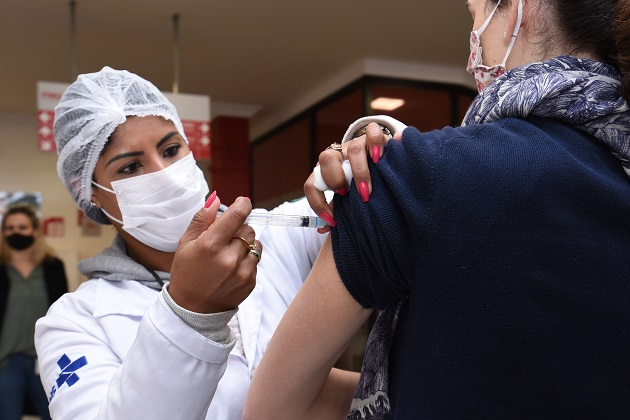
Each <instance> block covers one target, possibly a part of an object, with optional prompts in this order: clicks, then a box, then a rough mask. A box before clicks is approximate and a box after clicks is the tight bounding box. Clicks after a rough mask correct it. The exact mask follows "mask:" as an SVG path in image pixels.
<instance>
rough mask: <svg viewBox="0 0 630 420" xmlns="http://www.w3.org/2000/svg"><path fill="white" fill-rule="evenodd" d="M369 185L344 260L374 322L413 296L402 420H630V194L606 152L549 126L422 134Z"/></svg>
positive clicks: (398, 400) (397, 347) (352, 197)
mask: <svg viewBox="0 0 630 420" xmlns="http://www.w3.org/2000/svg"><path fill="white" fill-rule="evenodd" d="M370 173H371V177H372V183H373V192H372V195H371V196H370V200H369V202H368V203H363V202H362V201H361V199H360V197H359V194H358V193H357V191H356V188H355V186H354V185H353V186H352V187H351V191H350V194H349V196H347V197H336V198H335V202H334V206H335V207H334V208H335V219H336V220H337V228H335V229H333V231H332V239H333V250H334V254H335V261H336V264H337V267H338V269H339V273H340V275H341V277H342V280H343V282H344V284H345V285H346V287H347V289H348V290H349V291H350V293H351V294H352V295H353V296H354V298H355V299H356V300H357V301H358V302H359V303H361V304H362V305H363V306H365V307H376V308H384V307H386V306H389V305H391V304H394V303H396V302H397V301H398V300H399V299H400V298H401V297H403V296H408V300H407V303H406V304H405V305H404V307H403V309H402V312H401V316H400V319H399V324H398V327H397V328H396V332H395V336H394V342H393V345H392V349H391V351H390V372H389V373H390V375H389V386H390V400H391V403H392V409H393V418H396V419H424V418H430V419H436V418H438V419H439V418H444V419H453V418H524V419H525V418H526V419H533V418H537V419H540V418H628V417H629V416H630V181H629V180H628V177H627V176H626V174H625V173H624V172H623V170H622V167H621V164H620V163H619V161H618V160H617V159H616V158H615V157H614V156H612V154H611V153H610V152H609V151H608V149H607V148H606V147H605V146H604V145H603V144H601V143H600V142H598V141H597V140H596V139H594V138H592V137H590V136H589V135H587V134H584V133H582V132H580V131H577V130H575V129H573V128H572V127H569V126H567V125H565V124H562V123H559V122H557V121H555V120H550V119H542V118H531V119H527V120H522V119H515V118H508V119H504V120H501V121H499V122H496V123H491V124H484V125H473V126H467V127H459V128H446V129H443V130H441V131H435V132H430V133H424V134H421V133H419V132H418V131H417V130H415V129H414V128H408V129H406V130H405V131H404V135H403V140H402V142H401V143H396V142H390V143H389V144H388V145H387V148H386V152H385V154H384V156H383V158H382V159H381V160H380V162H379V163H378V164H376V165H373V164H370Z"/></svg>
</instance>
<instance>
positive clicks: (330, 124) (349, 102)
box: [315, 88, 364, 159]
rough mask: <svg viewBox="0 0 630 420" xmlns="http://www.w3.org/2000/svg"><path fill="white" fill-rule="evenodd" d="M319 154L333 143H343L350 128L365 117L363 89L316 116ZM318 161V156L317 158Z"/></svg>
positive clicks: (328, 106) (351, 93)
mask: <svg viewBox="0 0 630 420" xmlns="http://www.w3.org/2000/svg"><path fill="white" fill-rule="evenodd" d="M315 115H316V116H315V121H316V124H317V128H316V150H317V154H319V152H321V151H322V150H324V149H326V147H328V146H329V145H330V144H331V143H334V142H341V139H342V137H343V134H344V133H345V132H346V130H347V129H348V126H349V125H350V124H352V123H353V122H354V121H355V120H357V119H359V118H361V117H363V116H364V115H363V89H361V88H357V89H356V90H354V91H352V92H350V93H348V94H347V95H345V96H343V97H341V98H339V99H337V100H336V101H334V102H332V103H330V104H328V105H326V106H324V107H323V108H322V109H320V110H318V111H317V112H316V114H315ZM315 159H317V156H315Z"/></svg>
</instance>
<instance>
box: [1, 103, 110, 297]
mask: <svg viewBox="0 0 630 420" xmlns="http://www.w3.org/2000/svg"><path fill="white" fill-rule="evenodd" d="M56 164H57V154H56V153H43V152H40V151H38V150H37V117H36V115H35V113H33V115H22V114H2V113H0V191H29V192H40V193H41V194H42V198H43V202H42V216H43V218H48V217H63V219H64V222H65V223H64V225H65V232H64V236H63V237H59V238H57V237H54V238H47V239H46V240H47V242H48V244H49V245H51V246H52V247H53V248H54V249H55V250H56V251H57V254H58V256H59V257H60V258H61V259H62V260H63V261H64V263H65V265H66V274H67V275H68V282H69V287H70V289H71V290H74V289H76V287H77V286H78V285H79V284H80V283H81V282H82V281H84V280H85V278H84V277H83V276H82V275H81V273H79V271H78V270H77V268H76V266H77V262H78V261H80V260H82V259H84V258H88V257H91V256H94V255H96V254H98V253H99V252H100V251H101V250H102V249H103V248H105V247H107V246H109V244H110V243H111V241H112V239H113V237H114V235H115V231H114V229H113V228H112V227H111V226H102V227H101V233H100V235H99V236H83V235H82V234H81V229H80V227H79V225H78V209H77V207H76V205H75V204H74V201H73V200H72V199H71V198H70V194H69V193H68V191H67V190H66V189H65V187H64V186H63V184H62V183H61V181H60V180H59V178H58V177H57V170H56Z"/></svg>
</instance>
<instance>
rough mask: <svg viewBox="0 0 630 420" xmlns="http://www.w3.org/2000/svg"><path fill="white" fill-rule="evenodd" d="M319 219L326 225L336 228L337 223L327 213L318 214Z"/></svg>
mask: <svg viewBox="0 0 630 420" xmlns="http://www.w3.org/2000/svg"><path fill="white" fill-rule="evenodd" d="M319 217H321V218H322V219H324V222H326V223H328V224H329V225H330V226H337V222H335V219H333V217H332V216H331V215H330V214H329V213H328V212H325V211H323V212H321V213H319Z"/></svg>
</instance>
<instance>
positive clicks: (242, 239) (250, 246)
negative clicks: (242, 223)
mask: <svg viewBox="0 0 630 420" xmlns="http://www.w3.org/2000/svg"><path fill="white" fill-rule="evenodd" d="M232 239H240V240H241V241H242V242H243V245H245V248H247V250H250V249H252V247H253V246H254V245H250V244H249V242H247V239H245V238H243V237H241V236H232Z"/></svg>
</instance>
